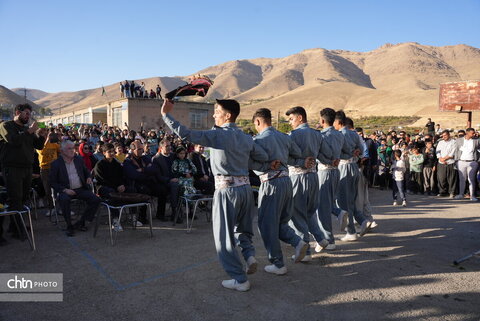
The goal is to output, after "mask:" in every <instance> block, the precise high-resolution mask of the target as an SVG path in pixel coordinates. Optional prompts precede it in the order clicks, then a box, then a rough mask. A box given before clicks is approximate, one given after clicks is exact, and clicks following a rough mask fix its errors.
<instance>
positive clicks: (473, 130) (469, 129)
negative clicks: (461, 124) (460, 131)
mask: <svg viewBox="0 0 480 321" xmlns="http://www.w3.org/2000/svg"><path fill="white" fill-rule="evenodd" d="M465 131H467V132H475V129H474V128H472V127H469V128H467V129H465Z"/></svg>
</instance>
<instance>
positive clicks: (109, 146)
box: [102, 143, 115, 153]
mask: <svg viewBox="0 0 480 321" xmlns="http://www.w3.org/2000/svg"><path fill="white" fill-rule="evenodd" d="M111 149H115V146H114V145H113V144H110V143H107V144H103V146H102V153H105V152H107V151H109V150H111Z"/></svg>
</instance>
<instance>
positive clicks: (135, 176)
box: [123, 155, 155, 188]
mask: <svg viewBox="0 0 480 321" xmlns="http://www.w3.org/2000/svg"><path fill="white" fill-rule="evenodd" d="M150 164H151V159H150V157H149V156H147V155H144V156H142V157H141V158H140V162H137V161H135V160H134V159H133V157H132V155H129V156H128V157H127V158H125V161H124V162H123V175H124V177H125V182H126V184H127V186H129V187H133V188H137V187H138V186H139V185H145V184H149V183H151V182H152V181H154V180H155V170H154V168H153V166H149V165H150ZM139 168H143V172H139V171H137V170H138V169H139Z"/></svg>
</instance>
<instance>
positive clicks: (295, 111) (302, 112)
mask: <svg viewBox="0 0 480 321" xmlns="http://www.w3.org/2000/svg"><path fill="white" fill-rule="evenodd" d="M291 114H294V115H300V116H302V118H303V121H304V122H307V112H306V111H305V108H303V107H302V106H295V107H292V108H290V109H289V110H287V112H286V113H285V115H287V116H290V115H291Z"/></svg>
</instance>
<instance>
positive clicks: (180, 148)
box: [175, 146, 187, 154]
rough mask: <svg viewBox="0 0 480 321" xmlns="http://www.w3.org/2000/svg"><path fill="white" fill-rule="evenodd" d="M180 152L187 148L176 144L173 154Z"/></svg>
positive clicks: (185, 150)
mask: <svg viewBox="0 0 480 321" xmlns="http://www.w3.org/2000/svg"><path fill="white" fill-rule="evenodd" d="M181 152H187V149H186V148H185V147H183V146H178V147H177V149H176V150H175V154H179V153H181Z"/></svg>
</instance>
